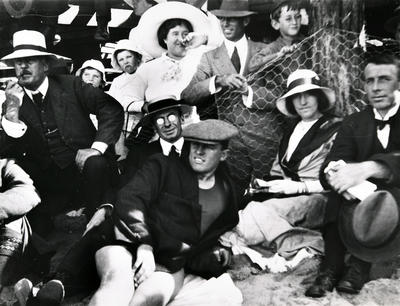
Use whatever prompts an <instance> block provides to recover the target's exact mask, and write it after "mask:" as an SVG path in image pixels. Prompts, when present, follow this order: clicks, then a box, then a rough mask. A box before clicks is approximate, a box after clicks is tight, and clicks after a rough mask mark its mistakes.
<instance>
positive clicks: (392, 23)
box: [383, 6, 400, 33]
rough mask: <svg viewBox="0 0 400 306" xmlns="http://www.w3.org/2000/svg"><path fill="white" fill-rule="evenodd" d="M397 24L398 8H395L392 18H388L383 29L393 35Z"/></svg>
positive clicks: (399, 11) (399, 16) (399, 12)
mask: <svg viewBox="0 0 400 306" xmlns="http://www.w3.org/2000/svg"><path fill="white" fill-rule="evenodd" d="M399 22H400V6H398V7H396V9H395V10H394V16H392V17H391V18H389V19H388V20H387V21H386V22H385V24H384V26H383V27H384V28H385V30H386V31H388V32H389V33H395V32H396V27H397V25H398V23H399Z"/></svg>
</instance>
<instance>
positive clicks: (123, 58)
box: [116, 50, 140, 74]
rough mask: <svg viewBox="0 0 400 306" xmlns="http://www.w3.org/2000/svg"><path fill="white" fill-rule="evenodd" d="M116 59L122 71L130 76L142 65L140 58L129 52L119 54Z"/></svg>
mask: <svg viewBox="0 0 400 306" xmlns="http://www.w3.org/2000/svg"><path fill="white" fill-rule="evenodd" d="M116 59H117V62H118V65H119V66H120V67H121V69H122V70H123V71H124V72H126V73H128V74H132V73H134V72H135V71H136V69H137V68H138V67H139V64H140V58H139V56H138V55H137V54H135V52H132V51H129V50H122V51H120V52H118V53H117V56H116Z"/></svg>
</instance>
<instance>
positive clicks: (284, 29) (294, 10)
mask: <svg viewBox="0 0 400 306" xmlns="http://www.w3.org/2000/svg"><path fill="white" fill-rule="evenodd" d="M300 4H301V3H299V2H298V1H291V0H280V1H278V3H277V4H276V5H275V7H274V8H273V10H272V13H271V15H270V16H271V25H272V27H273V28H274V29H275V30H276V31H279V37H278V38H277V39H276V40H275V41H273V42H271V43H270V44H268V45H267V46H266V47H265V48H263V49H262V50H261V51H259V52H258V53H257V54H255V55H254V56H253V57H252V58H251V60H250V64H249V70H250V71H251V72H253V71H256V70H257V69H259V68H260V67H262V66H263V65H264V64H266V63H268V62H270V61H272V60H274V59H275V58H278V57H280V56H283V55H285V54H287V53H290V52H292V51H293V50H294V49H295V48H296V42H299V41H300V40H301V39H300V36H299V32H300V26H301V24H300V21H301V15H300Z"/></svg>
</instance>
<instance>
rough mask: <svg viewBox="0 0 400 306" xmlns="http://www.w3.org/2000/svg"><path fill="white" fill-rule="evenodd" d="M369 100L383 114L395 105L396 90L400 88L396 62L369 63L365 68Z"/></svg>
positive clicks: (366, 89)
mask: <svg viewBox="0 0 400 306" xmlns="http://www.w3.org/2000/svg"><path fill="white" fill-rule="evenodd" d="M364 74H365V91H366V93H367V97H368V101H369V103H370V105H371V106H372V107H374V108H375V109H376V110H377V111H378V112H379V113H380V114H381V115H382V116H384V115H385V114H386V113H387V112H388V111H389V110H390V109H391V108H392V107H393V106H394V105H395V96H394V92H395V91H396V90H398V89H399V79H398V67H397V66H396V65H395V64H373V63H369V64H368V65H367V66H366V67H365V70H364Z"/></svg>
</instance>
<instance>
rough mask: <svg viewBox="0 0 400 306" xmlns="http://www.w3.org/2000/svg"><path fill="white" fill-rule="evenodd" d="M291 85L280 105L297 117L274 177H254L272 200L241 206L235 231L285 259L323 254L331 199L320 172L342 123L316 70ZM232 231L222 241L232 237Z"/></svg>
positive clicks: (303, 72)
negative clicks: (303, 251) (323, 229)
mask: <svg viewBox="0 0 400 306" xmlns="http://www.w3.org/2000/svg"><path fill="white" fill-rule="evenodd" d="M287 87H288V92H287V93H286V94H284V95H283V96H282V97H281V98H279V99H278V101H277V107H278V109H279V111H280V112H281V113H283V114H284V115H286V116H288V117H291V118H295V119H296V120H295V122H294V124H293V126H292V127H291V128H290V129H289V132H288V133H286V134H285V135H284V136H283V138H282V140H281V143H280V147H279V151H278V155H277V157H276V160H275V162H274V164H273V166H272V169H271V171H270V179H268V180H267V181H262V180H257V179H256V180H255V183H256V185H257V186H256V189H255V191H258V190H260V188H261V189H262V190H263V191H265V192H266V193H267V194H266V196H267V197H268V199H267V200H265V201H263V202H256V201H253V202H250V203H249V204H248V205H247V206H246V208H245V209H243V210H241V211H240V212H239V218H240V221H239V224H238V225H237V227H236V228H235V231H234V233H235V235H236V234H237V235H238V236H239V237H238V238H239V241H242V242H244V243H245V244H246V245H256V244H260V243H263V245H264V246H266V247H272V246H275V247H276V250H277V253H278V254H279V255H281V256H283V257H285V258H288V257H291V256H293V255H295V254H296V253H297V252H298V251H299V250H300V249H303V248H306V250H308V251H311V250H314V251H317V252H321V253H322V252H323V241H322V237H321V235H320V234H319V233H318V232H316V231H314V229H318V228H319V227H321V226H322V223H323V216H324V210H325V206H326V201H327V200H326V197H325V196H324V195H323V193H322V192H323V191H324V189H323V187H322V185H321V183H320V181H319V171H320V167H321V165H322V163H323V162H324V160H325V157H326V156H327V154H328V153H329V150H330V148H331V146H332V143H333V140H334V138H335V136H336V132H337V129H338V128H339V125H340V122H341V120H340V119H339V118H337V117H335V116H334V115H332V114H331V113H330V110H331V109H332V108H333V106H334V102H335V93H334V91H333V90H331V89H329V88H326V87H321V86H320V85H319V78H318V75H317V74H316V73H315V72H313V71H312V70H306V69H299V70H296V71H294V72H293V73H292V74H291V75H290V76H289V78H288V82H287ZM231 234H232V232H231V233H227V234H225V235H224V236H223V239H222V240H224V239H225V238H226V239H228V240H230V241H232V237H231V236H230V235H231ZM236 237H237V236H236Z"/></svg>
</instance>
